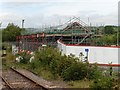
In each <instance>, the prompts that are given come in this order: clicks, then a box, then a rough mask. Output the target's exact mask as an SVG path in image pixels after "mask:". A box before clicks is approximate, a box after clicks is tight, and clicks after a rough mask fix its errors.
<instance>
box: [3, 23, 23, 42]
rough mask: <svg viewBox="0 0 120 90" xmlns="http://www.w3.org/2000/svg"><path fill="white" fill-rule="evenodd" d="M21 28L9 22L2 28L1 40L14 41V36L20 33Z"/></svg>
mask: <svg viewBox="0 0 120 90" xmlns="http://www.w3.org/2000/svg"><path fill="white" fill-rule="evenodd" d="M22 31H24V30H23V29H21V28H19V27H18V26H16V25H14V24H13V23H9V24H8V26H7V27H6V28H5V29H4V30H2V40H3V42H4V41H15V40H16V36H18V35H21V32H22Z"/></svg>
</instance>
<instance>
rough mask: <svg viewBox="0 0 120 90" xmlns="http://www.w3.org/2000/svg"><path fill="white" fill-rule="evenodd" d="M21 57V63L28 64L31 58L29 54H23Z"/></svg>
mask: <svg viewBox="0 0 120 90" xmlns="http://www.w3.org/2000/svg"><path fill="white" fill-rule="evenodd" d="M19 55H20V56H21V57H22V59H21V60H20V63H24V64H27V63H28V62H29V60H30V57H31V55H30V54H27V53H26V52H21V53H20V54H19Z"/></svg>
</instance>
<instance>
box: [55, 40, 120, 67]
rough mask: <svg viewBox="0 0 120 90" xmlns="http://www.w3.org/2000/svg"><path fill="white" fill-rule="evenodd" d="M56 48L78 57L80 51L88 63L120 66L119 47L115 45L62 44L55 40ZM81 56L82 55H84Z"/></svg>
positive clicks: (63, 52)
mask: <svg viewBox="0 0 120 90" xmlns="http://www.w3.org/2000/svg"><path fill="white" fill-rule="evenodd" d="M57 43H58V48H59V50H60V51H61V52H62V54H65V55H70V54H73V55H75V56H76V57H78V58H80V53H82V54H83V55H84V56H87V53H88V61H89V63H91V64H93V63H97V64H98V65H101V66H110V65H111V66H114V67H120V60H119V56H120V53H119V51H120V47H117V46H111V47H110V46H109V47H108V46H80V45H72V44H64V43H63V42H61V41H59V40H58V41H57ZM86 50H87V51H86ZM84 56H83V57H84Z"/></svg>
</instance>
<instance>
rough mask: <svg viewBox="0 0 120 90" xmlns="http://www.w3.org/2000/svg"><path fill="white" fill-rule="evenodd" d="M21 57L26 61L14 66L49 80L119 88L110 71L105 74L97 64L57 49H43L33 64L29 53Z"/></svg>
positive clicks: (99, 88) (36, 53)
mask: <svg viewBox="0 0 120 90" xmlns="http://www.w3.org/2000/svg"><path fill="white" fill-rule="evenodd" d="M17 55H18V54H17ZM19 55H20V56H21V57H23V58H24V59H23V60H22V61H21V62H19V63H15V64H12V65H15V66H16V67H20V68H21V67H22V68H25V69H28V70H30V71H32V72H33V73H35V74H37V75H40V76H42V77H43V78H45V79H48V80H58V79H60V80H63V81H65V82H69V85H74V84H75V83H76V81H78V82H79V81H84V80H85V81H84V82H86V80H88V81H90V83H89V84H88V85H89V88H92V89H96V90H101V89H104V88H106V89H112V88H119V86H116V83H117V82H116V79H115V77H114V75H112V76H111V75H110V74H109V70H107V71H106V72H103V71H102V70H100V68H99V67H98V66H97V64H94V65H90V64H89V63H87V62H81V61H79V58H77V57H75V56H74V55H72V54H71V55H68V56H66V55H62V54H61V52H59V50H58V49H57V48H52V47H44V48H41V49H40V50H39V51H36V52H35V58H34V60H32V61H31V62H29V60H28V59H30V56H29V55H27V53H25V52H22V53H19ZM79 83H80V82H79ZM79 83H77V85H78V84H79ZM83 86H84V84H83ZM87 88H88V87H87Z"/></svg>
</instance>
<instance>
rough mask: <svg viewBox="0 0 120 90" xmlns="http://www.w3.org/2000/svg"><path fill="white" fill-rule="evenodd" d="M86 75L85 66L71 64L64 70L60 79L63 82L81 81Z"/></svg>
mask: <svg viewBox="0 0 120 90" xmlns="http://www.w3.org/2000/svg"><path fill="white" fill-rule="evenodd" d="M86 75H87V64H86V63H82V62H78V63H74V64H72V65H71V66H70V67H69V68H67V69H66V70H64V72H63V73H62V77H63V79H64V80H67V81H69V80H81V79H83V78H85V77H86Z"/></svg>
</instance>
